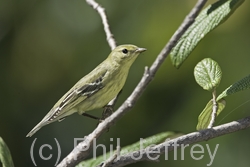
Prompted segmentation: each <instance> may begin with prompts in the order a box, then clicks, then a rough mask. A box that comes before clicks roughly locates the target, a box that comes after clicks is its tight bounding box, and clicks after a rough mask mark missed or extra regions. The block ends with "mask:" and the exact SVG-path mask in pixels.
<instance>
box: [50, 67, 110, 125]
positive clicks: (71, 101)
mask: <svg viewBox="0 0 250 167" xmlns="http://www.w3.org/2000/svg"><path fill="white" fill-rule="evenodd" d="M106 73H107V72H106V71H105V72H104V73H103V74H102V75H100V77H99V78H97V79H96V80H94V81H93V82H90V83H87V84H85V85H83V86H81V87H74V88H73V89H71V90H70V91H69V92H68V93H67V94H66V95H65V96H63V98H62V99H60V100H59V101H58V103H57V104H56V105H55V106H54V108H53V110H54V111H53V113H51V114H50V116H49V117H50V118H49V120H50V121H52V120H54V119H55V118H58V117H60V118H59V119H62V118H63V117H65V116H67V115H70V114H72V113H67V112H68V111H69V110H71V109H73V108H74V107H75V106H76V105H78V104H80V103H81V102H82V101H84V100H85V99H87V98H89V97H90V96H92V95H93V94H95V93H96V92H98V91H99V90H100V89H102V88H103V87H104V85H103V82H102V81H103V78H104V76H105V74H106Z"/></svg>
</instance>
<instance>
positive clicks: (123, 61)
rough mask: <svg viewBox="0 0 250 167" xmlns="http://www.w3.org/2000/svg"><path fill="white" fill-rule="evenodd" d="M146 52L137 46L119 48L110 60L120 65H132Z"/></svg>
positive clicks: (110, 56)
mask: <svg viewBox="0 0 250 167" xmlns="http://www.w3.org/2000/svg"><path fill="white" fill-rule="evenodd" d="M144 51H146V49H145V48H139V47H137V46H135V45H120V46H117V47H116V48H115V49H114V50H113V51H112V52H111V53H110V55H109V58H110V59H111V60H112V61H114V62H116V63H118V64H120V65H131V64H132V63H133V62H134V61H135V59H136V58H137V56H138V55H139V54H140V53H142V52H144Z"/></svg>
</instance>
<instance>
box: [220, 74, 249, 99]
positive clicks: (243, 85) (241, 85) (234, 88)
mask: <svg viewBox="0 0 250 167" xmlns="http://www.w3.org/2000/svg"><path fill="white" fill-rule="evenodd" d="M249 88H250V75H248V76H246V77H245V78H242V79H241V80H239V81H238V82H236V83H234V84H233V85H231V86H229V87H228V88H227V89H226V90H224V91H223V92H222V93H221V94H220V95H219V96H218V97H217V101H219V100H220V99H222V98H224V97H226V96H228V95H231V94H234V93H237V92H239V91H242V90H245V89H249Z"/></svg>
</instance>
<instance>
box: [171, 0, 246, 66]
mask: <svg viewBox="0 0 250 167" xmlns="http://www.w3.org/2000/svg"><path fill="white" fill-rule="evenodd" d="M243 2H244V0H220V1H217V2H215V3H214V4H212V5H209V6H208V7H206V8H205V9H204V10H202V11H201V13H200V14H199V16H198V17H197V18H196V19H195V22H194V23H193V24H192V25H191V26H190V27H189V28H188V29H187V31H186V32H185V33H184V34H183V36H182V37H181V38H180V40H179V41H178V43H177V45H176V46H175V47H174V48H173V49H172V51H171V53H170V59H171V61H172V64H173V65H174V66H175V67H176V68H179V67H180V66H181V64H182V63H183V62H184V61H185V60H186V58H187V57H188V56H189V54H190V53H191V52H192V51H193V49H194V48H195V47H196V46H197V44H198V43H199V42H200V41H201V39H202V38H204V36H206V35H207V34H208V33H209V32H211V31H212V30H213V29H215V28H216V27H217V26H218V25H220V24H221V23H223V22H224V21H226V19H227V18H229V16H230V15H231V14H232V13H233V12H234V11H235V10H236V9H237V7H239V6H240V5H241V4H242V3H243Z"/></svg>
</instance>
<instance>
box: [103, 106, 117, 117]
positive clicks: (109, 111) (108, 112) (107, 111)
mask: <svg viewBox="0 0 250 167" xmlns="http://www.w3.org/2000/svg"><path fill="white" fill-rule="evenodd" d="M113 107H114V106H110V105H106V106H105V107H104V110H103V112H102V118H101V119H102V120H104V119H106V118H107V117H109V116H110V115H111V114H113V112H114V109H113Z"/></svg>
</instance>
